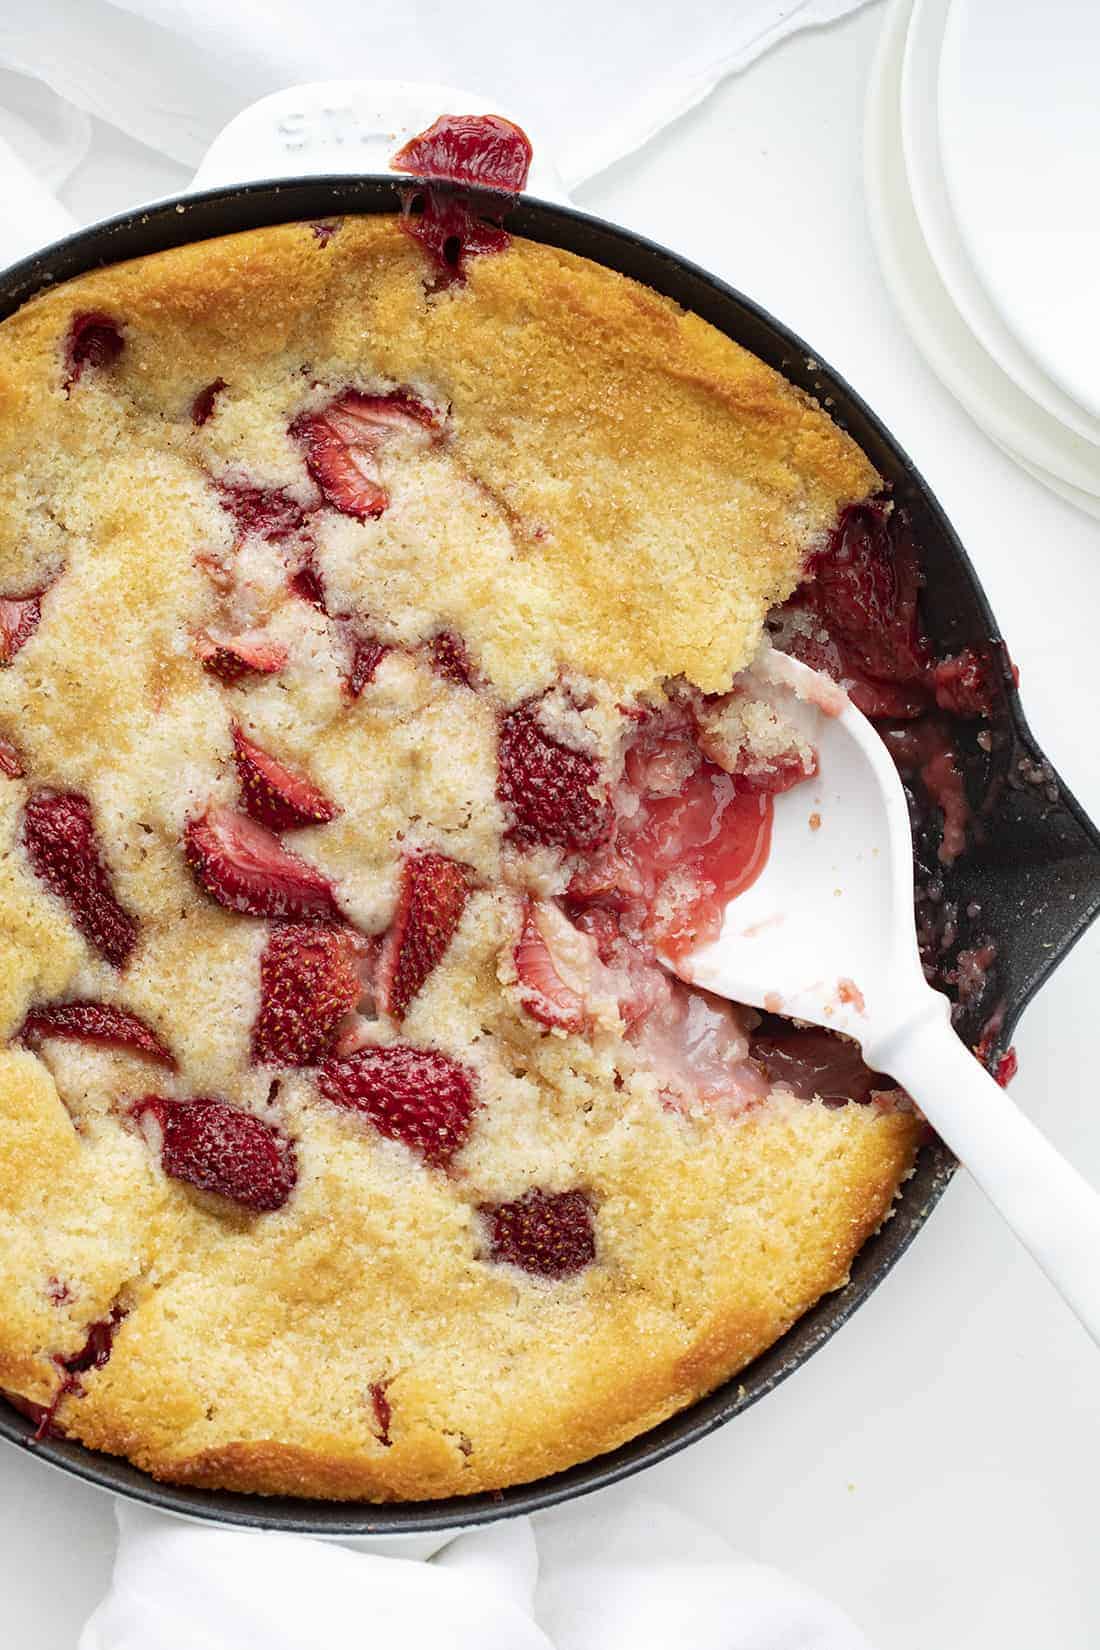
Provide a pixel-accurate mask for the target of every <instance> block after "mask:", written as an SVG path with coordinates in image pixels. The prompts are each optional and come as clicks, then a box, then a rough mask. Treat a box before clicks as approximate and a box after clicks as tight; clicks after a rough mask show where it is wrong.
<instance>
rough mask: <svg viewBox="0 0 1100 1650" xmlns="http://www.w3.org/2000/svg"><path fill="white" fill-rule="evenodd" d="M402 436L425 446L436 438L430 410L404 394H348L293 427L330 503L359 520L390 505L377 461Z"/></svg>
mask: <svg viewBox="0 0 1100 1650" xmlns="http://www.w3.org/2000/svg"><path fill="white" fill-rule="evenodd" d="M399 432H400V433H404V434H406V435H411V436H414V437H415V438H416V439H417V442H418V444H421V445H427V444H428V443H430V442H431V441H432V440H434V439H435V434H436V418H435V414H434V413H433V412H432V410H431V408H430V407H426V406H425V405H424V403H423V402H422V401H418V400H417V399H416V397H415V396H413V395H409V394H407V393H406V392H405V391H404V390H394V391H393V392H392V394H390V395H363V394H362V393H361V392H360V391H359V390H345V391H344V393H343V394H342V395H341V396H339V397H338V398H337V400H335V401H333V402H330V404H329V405H328V406H327V407H325V408H323V409H322V410H321V411H320V412H316V413H303V414H302V415H301V416H300V417H299V418H296V419H295V420H294V422H293V424H292V425H291V426H290V433H291V435H292V436H293V437H294V439H295V440H296V441H297V442H298V443H299V445H300V446H301V447H302V450H303V452H304V454H305V460H306V467H307V469H308V470H309V473H310V475H311V476H312V477H313V479H314V481H315V482H316V483H317V485H318V487H320V489H321V492H322V493H323V495H324V498H325V501H326V503H328V504H331V505H332V507H333V508H334V509H336V510H339V511H340V512H341V513H342V514H343V515H345V516H354V517H355V518H356V519H357V520H359V521H365V520H367V519H368V518H376V517H378V516H380V515H381V514H382V512H383V511H384V510H385V508H386V505H387V504H388V503H389V495H388V493H387V492H386V490H385V488H384V487H383V486H382V484H381V482H380V481H379V479H378V472H377V465H376V462H375V460H376V458H377V455H378V450H379V448H380V447H381V446H382V444H383V442H384V441H386V440H387V438H388V437H389V436H391V435H394V434H396V433H399Z"/></svg>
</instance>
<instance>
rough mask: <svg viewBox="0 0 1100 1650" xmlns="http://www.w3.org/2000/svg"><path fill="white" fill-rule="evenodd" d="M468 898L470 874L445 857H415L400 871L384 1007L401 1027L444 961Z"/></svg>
mask: <svg viewBox="0 0 1100 1650" xmlns="http://www.w3.org/2000/svg"><path fill="white" fill-rule="evenodd" d="M469 897H470V868H469V866H467V865H460V864H459V863H458V861H457V860H453V859H448V858H447V857H446V855H445V854H413V855H412V856H411V857H410V858H408V859H406V861H405V863H404V865H403V866H402V867H401V889H400V892H399V894H398V896H397V912H396V915H395V916H394V919H393V924H392V926H391V928H390V931H389V933H388V934H387V935H386V938H385V940H384V941H383V943H382V954H381V957H380V959H379V964H378V986H379V991H380V995H381V1002H382V1007H383V1008H384V1009H385V1010H386V1013H387V1014H390V1015H392V1016H393V1018H394V1019H395V1020H397V1021H398V1022H400V1021H401V1020H403V1019H404V1018H405V1012H406V1010H407V1009H408V1006H409V1004H410V1003H411V1002H412V1000H413V998H414V997H415V996H416V994H417V992H418V991H419V990H420V988H421V987H422V986H423V984H424V981H425V980H426V979H427V978H428V975H429V974H430V973H431V972H432V970H433V968H435V967H436V965H437V964H438V963H439V962H440V961H441V960H442V958H443V954H444V952H445V951H446V950H447V947H448V946H449V945H450V943H451V940H452V939H453V937H454V932H455V929H456V928H457V927H458V925H459V922H460V921H461V918H462V913H463V911H464V910H465V908H466V901H467V900H468V899H469Z"/></svg>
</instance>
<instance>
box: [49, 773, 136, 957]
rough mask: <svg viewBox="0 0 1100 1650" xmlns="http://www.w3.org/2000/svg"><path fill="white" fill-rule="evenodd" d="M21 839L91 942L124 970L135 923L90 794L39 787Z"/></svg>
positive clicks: (134, 940) (130, 948) (53, 891)
mask: <svg viewBox="0 0 1100 1650" xmlns="http://www.w3.org/2000/svg"><path fill="white" fill-rule="evenodd" d="M23 843H24V846H25V847H26V850H27V857H28V859H29V860H30V862H31V865H32V866H33V868H34V870H35V871H36V872H37V874H38V875H39V876H40V877H41V878H42V881H43V882H44V883H45V884H46V886H47V888H49V890H50V892H51V893H54V894H56V895H57V896H58V898H59V899H63V900H64V901H65V903H66V905H67V906H68V907H69V912H70V915H71V916H72V919H73V922H74V923H75V924H76V926H77V928H79V929H80V932H81V933H82V934H83V935H84V938H85V939H86V940H87V941H88V943H89V945H92V946H94V947H95V949H96V950H97V951H98V952H100V954H101V955H102V956H104V957H105V958H106V959H107V961H108V962H109V963H112V964H113V965H114V966H115V968H121V967H122V966H123V965H124V964H125V963H126V962H127V960H128V959H129V956H130V953H131V951H132V950H133V949H134V946H135V944H136V943H137V924H136V922H135V921H134V919H133V917H131V916H130V915H129V913H128V912H126V911H124V910H123V909H122V906H121V905H120V904H119V903H118V900H117V899H116V898H115V894H114V889H113V888H112V887H111V878H110V874H109V872H108V870H107V867H106V865H104V863H103V859H102V856H101V854H100V851H99V840H98V838H97V835H96V828H95V820H94V819H93V817H92V805H91V803H90V802H89V801H88V799H87V797H86V796H80V795H79V794H78V793H77V792H76V791H49V790H41V791H35V793H34V795H33V796H31V797H30V798H29V799H28V801H27V805H26V808H25V809H24V811H23Z"/></svg>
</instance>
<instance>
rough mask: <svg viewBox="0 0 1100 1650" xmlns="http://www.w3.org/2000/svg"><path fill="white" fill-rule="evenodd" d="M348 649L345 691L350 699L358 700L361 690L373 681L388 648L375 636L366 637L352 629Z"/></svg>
mask: <svg viewBox="0 0 1100 1650" xmlns="http://www.w3.org/2000/svg"><path fill="white" fill-rule="evenodd" d="M350 649H351V652H350V659H349V662H348V676H347V690H348V694H349V695H350V697H351V698H352V699H358V697H359V695H360V694H361V693H362V691H363V689H364V688H365V687H367V686H368V685H369V684H370V683H371V682H373V681H374V673H375V671H376V670H377V669H378V666H379V665H380V664H381V663H382V660H383V659H384V658H385V656H386V654H387V653H388V652H389V648H388V647H387V646H386V644H385V642H380V641H379V640H378V637H377V636H367V635H364V634H363V633H362V632H361V631H357V630H355V629H354V628H352V630H351V633H350Z"/></svg>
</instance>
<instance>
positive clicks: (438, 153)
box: [392, 115, 531, 291]
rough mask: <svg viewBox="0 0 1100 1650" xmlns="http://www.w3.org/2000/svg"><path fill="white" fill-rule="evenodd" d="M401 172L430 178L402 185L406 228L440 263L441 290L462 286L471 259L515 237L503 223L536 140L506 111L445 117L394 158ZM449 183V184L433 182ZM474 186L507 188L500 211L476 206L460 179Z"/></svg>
mask: <svg viewBox="0 0 1100 1650" xmlns="http://www.w3.org/2000/svg"><path fill="white" fill-rule="evenodd" d="M392 164H393V166H394V168H395V169H396V170H397V171H398V172H411V173H413V174H414V175H415V176H417V177H420V178H425V179H428V180H431V181H429V182H428V183H426V184H425V185H421V186H417V187H415V188H408V189H403V190H402V191H401V206H402V211H403V213H404V220H403V221H404V227H405V229H406V231H407V233H408V234H410V235H411V236H412V237H413V239H414V240H416V241H419V242H420V244H421V246H422V247H423V248H424V250H425V251H426V252H427V254H428V256H429V257H430V258H431V260H432V262H433V263H434V265H435V267H436V280H435V284H434V287H433V290H434V291H439V290H440V289H442V288H444V287H448V286H455V285H461V284H462V282H463V281H464V280H465V279H466V260H467V259H468V258H471V257H476V256H479V255H482V254H484V253H487V252H502V251H503V250H504V248H505V247H506V246H507V245H508V243H509V236H508V233H507V231H506V230H505V229H504V228H503V227H502V226H501V222H500V219H502V218H503V216H504V213H505V212H506V211H507V209H508V206H509V205H510V204H511V200H512V198H513V197H514V196H515V195H517V194H518V193H519V191H520V190H521V189H522V188H523V186H524V184H525V183H526V182H527V173H528V171H529V170H530V166H531V142H530V139H529V138H528V136H527V134H526V132H524V131H523V130H522V128H520V127H519V126H515V125H513V123H512V122H511V121H510V120H505V119H504V117H503V115H440V116H439V119H438V120H436V121H434V122H433V123H432V125H431V126H429V127H428V128H427V130H426V131H423V132H419V133H418V134H417V136H416V137H414V138H410V139H409V141H408V143H406V144H405V146H404V147H403V148H402V149H399V150H398V152H397V154H396V155H395V156H394V157H393V162H392ZM433 183H443V184H445V185H446V187H445V188H434V187H433ZM464 183H465V184H475V185H476V186H477V187H478V188H481V189H494V190H497V191H499V193H500V197H501V199H500V208H499V213H498V214H497V215H496V216H495V218H487V217H486V216H485V206H484V203H483V202H481V203H479V206H478V210H477V211H475V210H474V208H473V206H472V205H471V203H470V197H469V194H468V193H467V192H466V191H465V190H463V189H462V188H461V187H458V188H456V187H455V185H459V186H461V185H462V184H464Z"/></svg>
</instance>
